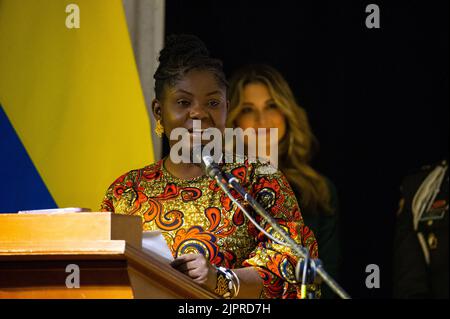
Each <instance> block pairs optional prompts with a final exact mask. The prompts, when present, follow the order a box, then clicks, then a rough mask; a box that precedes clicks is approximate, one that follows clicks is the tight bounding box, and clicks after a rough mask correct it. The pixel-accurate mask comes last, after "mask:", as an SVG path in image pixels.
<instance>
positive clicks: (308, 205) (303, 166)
mask: <svg viewBox="0 0 450 319" xmlns="http://www.w3.org/2000/svg"><path fill="white" fill-rule="evenodd" d="M250 83H261V84H263V85H265V86H266V87H267V89H268V90H269V92H270V95H271V97H272V98H273V100H274V101H275V104H276V105H277V107H278V109H279V110H280V111H281V112H282V113H283V114H284V117H285V119H286V134H285V136H284V137H283V139H282V140H281V141H280V143H279V145H278V156H279V167H280V169H281V171H282V172H283V173H284V174H285V175H286V177H287V179H288V181H289V183H290V184H291V186H292V187H293V188H294V190H296V191H297V193H298V194H299V197H300V198H299V201H300V204H301V206H302V207H303V208H304V209H305V210H306V211H308V212H315V211H317V210H318V209H320V210H322V211H324V212H325V213H332V208H331V203H330V190H329V186H328V184H327V181H326V179H325V178H324V177H323V176H322V175H320V174H319V173H318V172H317V171H316V170H314V169H313V168H312V167H311V166H310V164H309V163H310V160H311V157H312V152H313V150H315V149H317V147H318V142H317V140H316V138H315V137H314V135H313V133H312V132H311V128H310V126H309V122H308V117H307V115H306V112H305V110H304V109H303V108H302V107H300V106H299V105H298V104H297V102H296V100H295V97H294V94H293V93H292V91H291V89H290V87H289V85H288V83H287V82H286V80H285V79H284V78H283V77H282V75H281V74H280V73H279V72H278V71H277V70H275V69H274V68H272V67H270V66H268V65H248V66H246V67H244V68H241V69H240V70H238V71H237V72H236V73H235V74H234V75H233V76H232V77H231V79H230V88H229V91H228V94H229V100H230V109H229V113H228V118H227V127H236V126H237V125H236V118H237V117H238V116H239V114H240V113H241V108H242V102H243V101H242V98H243V92H244V88H245V86H246V85H247V84H250Z"/></svg>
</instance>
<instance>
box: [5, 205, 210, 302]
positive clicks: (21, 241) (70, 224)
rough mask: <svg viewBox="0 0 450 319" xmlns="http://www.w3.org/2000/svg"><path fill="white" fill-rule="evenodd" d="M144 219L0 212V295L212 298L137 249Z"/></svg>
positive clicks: (112, 215) (22, 296)
mask: <svg viewBox="0 0 450 319" xmlns="http://www.w3.org/2000/svg"><path fill="white" fill-rule="evenodd" d="M141 223H142V222H141V218H140V217H137V216H125V215H118V214H112V213H57V214H0V298H27V299H28V298H45V299H47V298H49V299H63V298H70V299H75V298H94V299H103V298H108V299H109V298H156V299H160V298H171V299H172V298H180V299H192V298H202V299H206V298H217V297H216V296H215V295H214V294H213V293H211V292H209V291H207V290H206V289H203V288H202V287H200V286H199V285H197V284H196V283H194V282H193V281H192V280H191V279H190V278H189V277H188V276H186V275H184V274H182V273H180V272H178V271H177V270H175V269H173V268H172V267H171V266H170V265H169V264H168V262H167V261H165V260H164V259H162V258H161V257H159V256H158V255H156V254H150V253H144V252H142V250H141V243H142V224H141ZM73 265H74V266H73ZM73 267H75V268H73ZM74 269H76V270H74ZM66 271H67V272H66ZM75 272H78V274H79V277H78V278H79V288H76V287H73V285H71V283H72V281H70V276H73V275H75ZM68 278H69V279H68ZM66 281H67V282H68V283H69V284H66ZM72 287H73V288H72Z"/></svg>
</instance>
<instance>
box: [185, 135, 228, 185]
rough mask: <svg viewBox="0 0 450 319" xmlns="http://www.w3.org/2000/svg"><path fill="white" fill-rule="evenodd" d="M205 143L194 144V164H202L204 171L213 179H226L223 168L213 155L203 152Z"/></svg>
mask: <svg viewBox="0 0 450 319" xmlns="http://www.w3.org/2000/svg"><path fill="white" fill-rule="evenodd" d="M203 148H204V147H203V145H201V144H194V146H193V147H192V159H193V163H194V164H200V166H201V168H202V169H203V171H204V172H205V173H206V175H208V176H209V177H211V178H212V179H216V178H219V179H220V180H224V178H223V175H222V170H221V169H220V167H219V165H218V164H217V163H216V162H214V158H213V157H212V156H211V155H204V154H203Z"/></svg>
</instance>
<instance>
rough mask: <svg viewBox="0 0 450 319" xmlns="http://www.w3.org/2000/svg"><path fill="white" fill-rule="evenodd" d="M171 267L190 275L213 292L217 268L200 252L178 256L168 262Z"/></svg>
mask: <svg viewBox="0 0 450 319" xmlns="http://www.w3.org/2000/svg"><path fill="white" fill-rule="evenodd" d="M170 265H171V266H172V267H174V268H175V269H177V270H178V271H181V272H182V273H184V274H185V275H188V276H189V277H191V278H192V279H193V280H194V281H195V282H196V283H198V284H199V285H201V286H203V287H205V288H206V289H208V290H210V291H212V292H214V289H215V288H216V281H217V270H216V268H215V267H214V266H213V265H211V263H210V262H209V261H208V260H206V258H205V256H203V255H201V254H186V255H182V256H180V257H178V258H177V259H175V260H174V261H172V263H171V264H170Z"/></svg>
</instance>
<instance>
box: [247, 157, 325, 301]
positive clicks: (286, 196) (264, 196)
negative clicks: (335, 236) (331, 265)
mask: <svg viewBox="0 0 450 319" xmlns="http://www.w3.org/2000/svg"><path fill="white" fill-rule="evenodd" d="M252 174H253V176H252V177H251V179H252V185H251V195H252V196H254V198H255V199H256V200H258V202H259V203H260V204H262V206H263V207H264V208H265V209H266V211H267V212H269V213H270V214H272V216H273V217H274V218H275V220H276V221H277V222H278V223H279V224H280V225H281V226H282V227H283V228H284V230H286V232H288V234H289V235H290V236H291V238H293V239H294V240H295V241H296V242H297V243H299V244H300V245H302V246H304V247H306V248H307V249H308V250H309V252H310V255H311V257H312V258H318V247H317V241H316V239H315V237H314V234H313V232H312V231H311V230H310V229H309V228H308V227H307V226H305V224H304V223H303V218H302V216H301V213H300V209H299V205H298V203H297V200H296V198H295V195H294V193H293V191H292V189H291V187H290V186H289V183H288V181H287V179H286V177H285V176H284V175H283V174H282V173H281V172H280V171H278V170H275V169H274V168H271V167H270V166H268V165H264V164H262V165H259V166H257V167H255V169H254V171H253V173H252ZM256 220H257V221H258V222H259V223H260V225H261V226H263V227H264V229H265V230H266V231H267V232H268V233H270V234H271V235H272V236H274V237H275V238H280V239H281V237H280V236H278V235H276V234H274V233H273V230H272V227H271V226H270V225H268V224H267V223H265V221H263V220H262V218H260V217H259V216H257V217H256ZM249 231H250V232H252V233H253V234H254V235H255V236H256V238H257V246H256V248H255V249H254V250H253V251H252V252H251V253H250V255H249V256H248V258H247V259H246V260H244V262H243V264H242V265H243V266H253V267H255V269H256V270H257V271H258V273H259V275H260V276H261V277H262V279H263V282H264V287H263V291H262V293H261V298H283V299H287V298H300V283H299V282H297V281H296V279H295V266H296V264H297V261H298V257H297V256H296V255H295V254H294V253H293V251H292V250H291V249H290V248H288V247H286V246H284V245H280V244H276V243H274V242H272V240H270V239H268V238H267V237H266V236H265V235H264V234H263V233H262V232H260V231H258V230H257V229H256V228H254V227H250V226H249ZM308 289H309V291H314V292H315V293H316V295H318V296H320V289H319V287H318V286H316V285H309V286H308Z"/></svg>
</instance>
